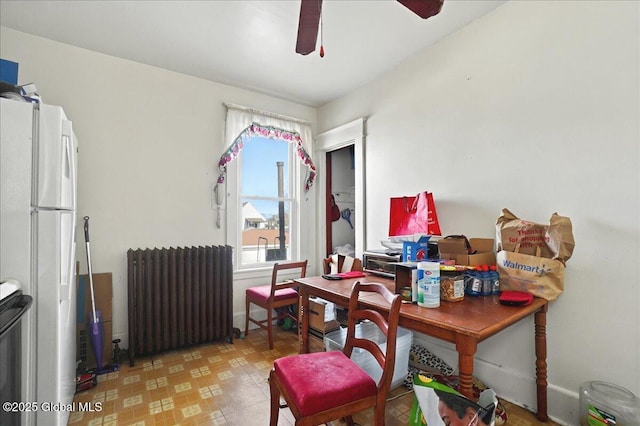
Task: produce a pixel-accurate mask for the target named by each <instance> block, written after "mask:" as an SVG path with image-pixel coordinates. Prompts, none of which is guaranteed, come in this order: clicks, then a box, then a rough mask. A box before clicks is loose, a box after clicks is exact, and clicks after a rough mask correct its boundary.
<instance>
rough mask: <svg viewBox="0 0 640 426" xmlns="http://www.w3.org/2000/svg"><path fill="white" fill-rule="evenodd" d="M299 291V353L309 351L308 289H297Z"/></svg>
mask: <svg viewBox="0 0 640 426" xmlns="http://www.w3.org/2000/svg"><path fill="white" fill-rule="evenodd" d="M298 291H299V293H300V303H299V304H298V306H299V311H298V321H299V322H300V353H301V354H306V353H309V315H307V312H309V291H308V290H307V289H306V288H305V287H304V286H301V288H300V289H299V290H298Z"/></svg>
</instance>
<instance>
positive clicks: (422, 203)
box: [389, 191, 441, 237]
mask: <svg viewBox="0 0 640 426" xmlns="http://www.w3.org/2000/svg"><path fill="white" fill-rule="evenodd" d="M390 205H391V207H390V211H389V236H390V237H394V236H400V235H413V234H427V235H441V233H440V223H439V222H438V213H437V212H436V204H435V202H434V201H433V194H432V193H430V192H427V191H424V192H421V193H419V194H418V195H416V196H413V197H391V203H390Z"/></svg>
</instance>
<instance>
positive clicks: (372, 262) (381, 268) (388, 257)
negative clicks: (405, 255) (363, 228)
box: [362, 249, 402, 278]
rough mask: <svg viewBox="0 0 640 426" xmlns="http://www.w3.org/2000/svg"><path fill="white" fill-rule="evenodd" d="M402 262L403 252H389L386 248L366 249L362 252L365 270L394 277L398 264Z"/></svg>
mask: <svg viewBox="0 0 640 426" xmlns="http://www.w3.org/2000/svg"><path fill="white" fill-rule="evenodd" d="M399 262H402V253H396V252H388V251H387V250H385V249H380V250H365V251H364V252H363V253H362V269H363V270H364V271H365V272H371V273H372V274H376V275H381V276H383V277H389V278H394V277H395V274H396V264H397V263H399Z"/></svg>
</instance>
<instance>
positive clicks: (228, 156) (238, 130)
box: [216, 105, 316, 271]
mask: <svg viewBox="0 0 640 426" xmlns="http://www.w3.org/2000/svg"><path fill="white" fill-rule="evenodd" d="M225 141H226V145H227V146H228V148H227V149H226V151H225V152H224V153H223V155H222V156H221V157H220V160H219V162H218V169H219V172H220V175H219V178H218V184H217V186H216V191H217V194H218V195H219V194H226V196H224V197H217V202H218V206H219V207H220V210H221V211H222V213H221V214H220V215H219V216H218V222H217V223H218V227H223V224H224V228H225V231H226V243H227V244H229V245H231V246H233V247H234V269H235V270H236V271H239V270H243V269H247V270H249V269H256V268H263V267H270V266H271V265H272V264H273V262H276V261H294V260H301V259H308V258H312V257H313V256H314V255H313V253H314V244H313V241H314V239H313V238H312V236H313V230H314V226H313V224H314V223H315V210H314V203H313V202H312V201H310V200H311V199H312V197H311V196H310V194H309V191H310V189H311V187H312V184H313V182H314V179H315V177H316V169H315V166H314V164H313V162H312V161H311V158H310V156H309V154H308V151H307V148H306V147H305V144H306V143H309V144H310V142H311V129H310V126H309V125H308V124H307V123H303V122H300V121H299V120H296V119H288V118H286V117H282V116H278V115H274V114H270V113H264V112H259V111H255V110H250V109H247V108H244V107H235V106H229V105H227V121H226V130H225Z"/></svg>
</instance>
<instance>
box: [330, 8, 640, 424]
mask: <svg viewBox="0 0 640 426" xmlns="http://www.w3.org/2000/svg"><path fill="white" fill-rule="evenodd" d="M444 7H445V8H446V2H445V6H444ZM639 15H640V12H639V6H638V3H637V2H604V1H603V2H578V1H571V2H553V1H551V2H545V1H535V2H526V1H514V2H509V3H507V4H505V5H503V6H501V7H499V8H498V9H496V10H495V11H493V12H492V13H491V14H489V15H487V16H485V17H483V18H481V19H479V20H477V21H475V22H474V23H472V24H471V25H469V26H468V27H466V28H464V29H462V30H460V31H459V32H458V33H456V34H454V35H452V36H450V37H448V38H446V39H445V40H443V41H442V42H440V43H438V44H437V45H436V46H433V47H431V48H429V49H427V50H425V51H423V52H421V53H420V54H419V55H416V57H415V58H414V59H413V60H411V61H409V62H408V63H406V64H405V65H403V66H401V67H398V68H397V69H395V70H394V71H392V72H391V73H390V74H388V75H386V76H385V77H384V78H382V79H380V80H378V81H376V82H374V83H372V84H370V85H367V86H366V87H363V88H361V89H359V90H357V91H355V92H353V93H351V94H349V95H347V96H345V97H344V98H342V99H339V100H336V101H334V102H331V103H329V104H327V105H325V106H323V107H321V108H320V109H319V111H318V131H319V132H322V131H326V130H327V129H331V128H333V127H335V126H337V125H339V124H341V123H344V122H347V121H349V120H351V119H353V118H355V117H360V116H367V117H368V120H367V129H366V134H367V139H366V144H365V147H366V148H365V156H366V162H367V167H366V183H367V188H375V191H371V190H369V191H368V192H367V200H366V208H367V212H368V214H367V228H366V240H367V241H369V242H370V243H371V242H377V241H378V240H380V239H383V238H385V237H386V229H387V220H388V214H387V213H386V212H387V211H388V202H389V201H388V200H389V197H391V196H397V195H408V194H415V193H417V192H418V191H421V190H425V189H428V190H430V191H432V192H433V193H434V194H435V199H436V205H437V208H438V214H439V219H440V225H441V227H442V232H443V234H466V235H467V236H475V237H494V236H495V221H496V219H497V217H498V215H499V214H500V211H501V209H502V208H504V207H507V208H509V209H510V210H512V211H513V212H514V213H516V214H517V215H519V216H520V217H522V218H525V219H528V220H532V221H536V222H542V223H545V222H547V221H548V219H549V217H550V216H551V214H552V213H553V212H558V213H559V214H561V215H565V216H569V217H570V218H571V219H572V222H573V227H574V235H575V240H576V249H575V252H574V256H573V258H571V259H570V260H569V261H568V263H567V271H566V279H565V292H564V294H562V295H561V296H560V298H559V299H558V300H556V301H554V302H552V303H551V306H550V309H549V312H548V317H547V320H548V328H547V339H548V340H547V342H548V345H547V347H548V372H549V377H548V382H549V412H550V415H551V416H553V417H555V418H556V419H558V420H561V421H563V422H566V423H568V424H577V423H578V419H577V408H578V406H577V391H578V387H579V385H580V383H581V382H584V381H588V380H596V379H599V380H605V381H609V382H613V383H616V384H618V385H621V386H624V387H626V388H627V389H629V390H631V391H632V392H634V393H635V394H636V395H640V285H639V284H640V283H639V279H638V272H637V268H636V265H637V264H638V259H640V249H639V241H640V234H639V225H640V210H639V199H640V189H639V186H640V156H639V145H640V143H639V140H640V138H639V117H640V115H639V114H640V109H639V99H640V93H639V75H640V70H639V67H638V63H639V45H638V44H639V43H638V41H639V24H638V21H639ZM427 24H428V23H427ZM373 212H381V213H380V214H374V213H373ZM370 248H372V247H370ZM533 331H534V330H533V321H532V320H528V321H524V322H522V323H521V324H518V325H516V326H514V327H511V328H510V329H508V330H506V331H505V332H503V333H500V334H499V335H497V336H494V337H492V338H490V339H488V340H487V341H485V342H483V343H481V344H480V346H479V349H478V354H477V355H478V358H479V361H478V362H476V371H475V374H476V375H477V376H478V377H479V378H480V379H481V380H483V381H485V382H486V383H487V384H489V385H490V386H492V387H494V388H495V389H496V390H497V392H498V394H499V395H501V396H503V397H506V398H507V399H509V400H512V401H516V402H520V403H521V404H523V405H527V406H531V407H535V406H536V399H535V394H534V389H535V385H534V383H535V382H534V378H535V365H534V362H535V357H534V351H533ZM429 345H430V347H431V348H432V349H433V350H434V352H436V353H438V354H440V355H441V356H443V357H444V358H445V359H446V360H447V361H449V362H450V363H452V364H453V365H456V364H457V357H456V355H455V352H454V351H453V349H454V348H453V346H452V345H446V344H442V343H438V342H436V341H431V340H429Z"/></svg>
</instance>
